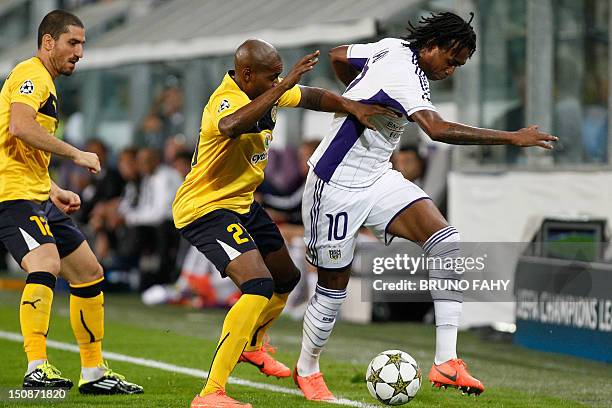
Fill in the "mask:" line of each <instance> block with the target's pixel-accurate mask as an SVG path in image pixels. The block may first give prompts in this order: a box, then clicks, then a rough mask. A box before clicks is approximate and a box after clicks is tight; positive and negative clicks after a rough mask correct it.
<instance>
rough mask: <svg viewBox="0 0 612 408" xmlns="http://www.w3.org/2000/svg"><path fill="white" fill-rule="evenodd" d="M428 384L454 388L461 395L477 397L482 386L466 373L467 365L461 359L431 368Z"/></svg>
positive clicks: (434, 365)
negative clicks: (461, 393)
mask: <svg viewBox="0 0 612 408" xmlns="http://www.w3.org/2000/svg"><path fill="white" fill-rule="evenodd" d="M429 382H431V384H432V385H433V386H434V387H437V388H440V387H444V388H446V387H454V388H458V389H460V390H461V392H463V393H467V394H475V395H479V394H480V393H481V392H483V391H484V385H482V383H481V382H480V380H477V379H476V378H474V377H472V376H471V375H470V373H468V371H467V364H465V363H464V362H463V360H461V359H458V358H457V359H454V360H448V361H447V362H446V363H443V364H440V365H436V364H433V365H432V366H431V370H429Z"/></svg>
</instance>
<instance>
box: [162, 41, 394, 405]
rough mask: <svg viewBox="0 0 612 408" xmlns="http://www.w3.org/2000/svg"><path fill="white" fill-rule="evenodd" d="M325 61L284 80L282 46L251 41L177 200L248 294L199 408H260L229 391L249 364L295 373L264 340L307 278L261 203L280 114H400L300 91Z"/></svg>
mask: <svg viewBox="0 0 612 408" xmlns="http://www.w3.org/2000/svg"><path fill="white" fill-rule="evenodd" d="M318 55H319V52H318V51H317V52H314V53H312V54H309V55H307V56H305V57H304V58H302V59H301V60H300V61H299V62H298V63H297V64H296V65H295V66H294V67H293V69H292V70H291V71H290V72H289V74H288V75H287V76H286V77H285V78H284V79H282V80H281V79H280V78H279V76H280V74H281V72H282V71H283V61H282V60H281V58H280V56H279V54H278V52H277V51H276V49H275V48H274V47H273V46H272V45H270V44H268V43H267V42H265V41H261V40H248V41H246V42H244V43H243V44H242V45H241V46H240V47H238V49H237V50H236V54H235V61H234V65H235V67H234V68H235V69H234V70H232V71H229V72H228V73H227V74H226V75H225V77H224V78H223V81H222V82H221V85H220V86H219V87H218V88H217V90H215V92H213V94H212V95H211V97H210V99H209V101H208V104H207V105H206V107H205V108H204V113H203V115H202V128H201V130H200V138H199V141H198V146H197V148H196V151H195V154H194V156H193V162H192V169H191V172H190V173H189V174H188V175H187V177H186V179H185V181H184V183H183V185H182V186H181V187H180V188H179V190H178V192H177V194H176V199H175V201H174V205H173V215H174V222H175V224H176V227H177V228H179V229H180V231H181V234H182V235H183V236H184V237H185V238H186V239H187V240H188V241H189V242H190V243H191V244H192V245H194V246H196V247H197V248H198V249H199V250H200V251H201V252H202V253H204V254H205V255H206V256H207V257H208V258H209V259H210V260H211V261H212V262H213V263H214V264H215V266H216V267H217V269H218V270H219V271H221V273H222V275H223V276H229V277H230V278H231V279H232V280H233V281H234V282H235V283H236V285H237V286H238V287H239V288H240V289H241V291H242V296H241V297H240V300H239V301H238V302H237V303H236V304H235V305H234V306H233V307H232V308H231V309H230V311H229V312H228V314H227V316H226V318H225V322H224V324H223V329H222V332H221V338H220V340H219V343H218V346H217V349H216V351H215V354H214V357H213V361H212V364H211V368H210V373H209V375H208V379H207V380H206V385H205V386H204V389H203V390H202V392H201V393H200V394H199V395H197V396H196V397H195V398H194V400H193V401H192V402H191V407H192V408H196V407H198V408H201V407H250V406H251V405H250V404H245V403H240V402H238V401H235V400H234V399H232V398H230V397H229V396H227V395H226V393H225V385H226V383H227V379H228V377H229V375H230V373H231V371H232V370H233V368H234V366H235V365H236V363H237V362H238V361H239V360H240V361H244V362H248V363H251V364H253V365H255V366H257V367H259V369H260V370H261V371H262V372H263V373H264V374H267V375H273V376H276V377H279V378H280V377H289V376H290V375H291V371H290V370H289V368H287V367H286V366H285V365H283V364H282V363H280V362H278V361H276V360H274V359H273V358H272V357H271V356H270V355H269V354H268V353H267V352H266V350H265V348H264V347H262V338H263V336H264V334H265V332H266V330H267V329H268V328H269V327H270V326H271V325H272V323H273V322H274V320H275V319H276V318H277V317H278V316H279V315H280V313H281V311H282V310H283V307H284V306H285V302H286V301H287V297H288V295H289V292H291V290H292V289H293V288H294V287H295V286H296V285H297V283H298V281H299V279H300V272H299V270H298V269H297V268H296V266H295V265H294V264H293V262H292V261H291V258H290V257H289V254H288V252H287V248H286V246H285V244H284V242H283V238H282V236H281V234H280V232H279V230H278V228H277V227H276V225H275V224H274V222H273V221H272V220H271V219H270V217H269V216H268V215H267V214H266V212H265V211H264V210H263V209H262V208H261V207H260V206H259V204H257V203H256V202H254V201H253V193H254V191H255V189H256V188H257V186H258V185H259V184H260V183H261V182H262V181H263V178H264V168H265V165H266V163H267V159H268V148H269V146H270V142H271V141H272V131H273V129H274V124H275V122H276V111H277V109H278V108H279V107H301V108H306V109H313V110H320V111H327V112H339V113H344V114H351V115H354V116H355V117H356V118H357V119H358V120H359V121H361V122H362V123H364V125H366V126H368V127H371V124H370V123H369V120H368V118H369V117H370V116H373V115H380V114H386V115H390V116H394V115H395V114H394V113H393V112H392V111H391V110H388V109H386V108H383V107H380V106H377V105H366V104H362V103H359V102H355V101H350V100H348V99H345V98H342V97H340V96H337V95H335V94H333V93H331V92H328V91H326V90H324V89H319V88H310V87H304V86H298V85H297V83H298V82H299V80H300V78H301V77H302V75H303V74H305V73H306V72H308V71H310V70H312V69H313V67H314V65H315V64H316V63H317V61H318Z"/></svg>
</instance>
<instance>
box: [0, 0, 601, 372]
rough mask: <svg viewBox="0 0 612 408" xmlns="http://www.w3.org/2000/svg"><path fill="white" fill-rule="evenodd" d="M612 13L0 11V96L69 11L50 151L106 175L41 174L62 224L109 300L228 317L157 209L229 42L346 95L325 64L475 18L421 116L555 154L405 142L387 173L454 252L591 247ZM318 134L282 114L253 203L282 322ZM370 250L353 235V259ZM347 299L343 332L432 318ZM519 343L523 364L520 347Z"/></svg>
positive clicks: (7, 274) (495, 324) (227, 0)
mask: <svg viewBox="0 0 612 408" xmlns="http://www.w3.org/2000/svg"><path fill="white" fill-rule="evenodd" d="M611 3H612V1H610V0H429V1H427V0H384V1H375V0H309V1H297V0H251V1H240V0H224V1H217V0H134V1H128V0H97V1H96V0H2V1H0V38H2V41H1V42H0V78H2V79H3V78H5V77H6V75H7V74H8V73H9V72H10V70H11V69H12V67H13V66H14V65H15V64H16V63H17V62H19V61H21V60H23V59H25V58H28V57H30V56H32V55H33V54H34V53H35V49H36V38H35V35H34V33H35V32H36V28H37V26H38V24H39V22H40V20H41V18H42V17H43V16H44V15H45V14H46V13H47V12H48V11H50V10H52V9H54V8H65V9H69V10H72V11H74V12H75V14H77V15H78V16H79V17H80V18H81V19H82V20H83V22H84V24H85V26H86V29H87V45H86V49H85V58H84V59H83V60H82V61H81V62H80V63H79V64H78V67H77V70H76V72H75V73H74V74H73V75H72V76H71V77H61V78H59V79H58V80H57V81H56V83H57V89H58V93H59V101H60V103H59V105H60V119H61V125H60V129H59V131H58V133H57V136H58V137H60V138H63V139H64V140H67V141H69V142H70V143H73V144H75V145H78V146H81V147H84V146H85V147H86V148H87V150H91V151H95V152H96V153H98V154H99V155H100V156H101V158H102V159H103V167H104V168H105V171H103V172H102V173H101V174H100V175H99V176H92V175H90V174H87V173H85V172H83V171H81V170H80V169H77V168H76V167H74V166H72V165H71V164H69V163H66V162H62V161H60V160H55V161H54V162H53V164H52V169H51V170H52V174H53V175H54V178H55V180H56V181H57V182H58V184H59V185H60V186H62V187H64V188H69V189H71V190H73V191H76V192H78V193H79V194H80V195H81V198H82V201H83V208H82V210H81V211H80V212H79V213H77V214H76V215H75V218H76V220H77V221H78V222H79V223H80V224H81V225H82V226H83V229H84V231H85V232H86V233H87V235H88V238H89V240H90V242H91V244H92V247H93V248H94V249H95V252H96V254H97V255H98V257H99V258H100V260H101V262H102V264H103V265H104V266H105V270H106V274H107V276H106V277H107V283H108V285H107V292H108V293H111V292H113V291H115V292H129V293H134V294H136V293H138V294H139V296H140V299H141V300H142V301H143V302H144V303H145V304H149V305H152V304H158V303H175V304H182V305H187V306H188V307H193V308H206V307H208V306H223V305H228V304H231V303H232V302H233V301H235V299H236V296H237V294H236V290H235V288H234V287H233V286H232V284H231V282H223V281H220V280H219V278H218V275H217V273H215V271H214V270H213V268H214V267H213V266H212V265H211V264H210V263H208V262H207V261H206V259H205V258H203V257H201V256H199V255H198V254H197V252H195V251H193V249H192V248H189V246H188V245H186V243H185V242H182V241H181V240H180V239H179V237H178V234H177V233H176V231H175V230H174V228H173V226H172V221H171V211H170V204H171V202H172V199H173V197H174V192H175V190H176V188H178V186H179V184H180V182H181V180H182V177H183V176H184V175H185V174H186V172H188V171H189V166H190V160H191V155H192V152H193V149H194V146H195V143H196V142H197V135H198V129H199V126H200V119H201V114H202V108H203V106H204V105H205V104H206V102H207V99H208V96H209V95H210V94H211V92H212V91H213V90H214V89H215V88H216V87H217V86H218V84H219V83H220V81H221V79H222V77H223V75H224V73H225V72H226V71H227V70H228V69H231V68H232V66H233V51H234V50H235V48H236V46H237V45H239V44H240V43H241V42H242V41H244V40H245V39H247V38H251V37H259V38H262V39H265V40H267V41H269V42H270V43H272V44H273V45H275V46H276V47H277V48H278V49H279V51H280V53H281V55H282V57H283V59H284V62H285V72H286V71H287V69H288V68H289V67H290V66H292V65H293V63H294V62H295V61H297V59H298V58H300V57H301V56H303V55H304V54H306V53H307V52H311V51H312V50H313V49H320V50H321V54H322V58H321V62H320V63H319V64H318V65H317V67H316V69H315V70H314V72H312V73H311V74H309V75H307V76H305V77H304V78H303V81H302V83H303V84H305V85H313V86H321V87H325V88H328V89H332V90H334V91H336V92H342V88H341V86H340V85H341V84H340V83H339V82H338V81H336V80H335V79H334V77H333V72H332V70H331V67H330V65H329V61H328V60H327V58H326V55H327V51H328V50H329V49H331V48H332V47H334V46H336V45H339V44H346V43H354V42H371V41H376V40H377V39H380V38H383V37H387V36H394V37H399V36H403V35H404V33H405V27H406V25H407V22H408V21H409V20H411V21H416V20H417V19H418V17H419V16H422V15H426V14H427V13H429V12H432V11H444V10H451V11H454V12H456V13H458V14H459V15H461V16H463V17H464V18H465V17H467V16H468V13H469V12H471V11H474V12H475V19H474V22H473V25H474V27H475V30H476V33H477V36H478V38H477V51H476V53H475V54H474V56H473V57H472V58H471V60H469V62H468V63H467V64H466V65H465V66H464V67H462V68H461V69H459V70H458V71H457V73H456V74H455V75H454V76H452V77H451V78H450V79H447V80H445V81H441V82H432V83H431V88H432V92H431V94H432V102H433V103H434V104H435V105H436V107H437V108H438V110H439V111H440V112H441V113H442V115H443V117H445V119H448V120H455V121H460V122H462V123H467V124H471V125H476V126H483V127H491V128H498V129H505V130H517V129H519V128H521V127H524V126H526V125H528V124H539V125H540V127H541V128H542V129H544V130H545V131H548V132H550V133H552V134H555V135H557V136H559V137H560V139H561V140H560V142H559V144H558V145H557V148H556V149H555V150H554V151H552V152H548V151H543V150H538V149H519V148H514V147H512V146H493V147H491V146H461V147H457V146H449V145H444V144H440V143H435V142H432V141H431V140H429V138H428V137H427V136H426V135H425V134H424V133H423V132H421V131H420V130H418V129H417V127H416V126H415V127H412V128H411V129H409V130H408V132H407V133H406V134H405V135H404V137H403V138H402V146H401V149H400V150H399V151H398V152H397V153H396V154H395V155H394V158H393V163H394V166H395V167H396V168H397V169H399V170H400V171H402V173H403V174H404V176H405V177H407V178H409V179H410V180H413V181H415V182H416V183H418V184H420V185H421V186H422V187H423V188H424V190H425V191H426V192H427V193H428V194H430V196H431V197H432V198H433V200H434V201H435V202H436V204H437V205H438V206H439V207H440V208H441V209H442V211H443V213H444V214H445V215H446V216H447V218H448V219H449V221H450V222H451V223H452V224H453V225H455V226H456V227H457V228H458V229H459V231H461V235H462V239H463V240H464V241H472V242H529V241H531V240H532V239H535V240H538V239H539V240H547V239H551V238H553V235H554V234H553V232H551V235H546V234H545V231H544V230H543V229H542V228H540V227H541V226H542V225H543V220H549V221H548V222H566V223H569V226H568V224H566V225H565V227H567V228H566V229H565V230H564V231H561V232H560V233H559V232H558V230H555V231H557V232H556V234H557V235H556V236H557V237H558V236H559V234H561V235H562V236H564V237H567V236H571V235H572V234H574V235H575V234H576V231H584V228H587V230H588V229H589V227H588V225H590V226H591V227H592V228H595V229H592V231H594V232H592V235H590V236H589V237H587V238H588V239H589V240H591V241H592V242H593V243H594V244H600V243H602V242H604V241H608V239H607V226H606V223H607V221H608V220H610V219H611V218H612V205H611V203H612V167H611V164H610V152H612V144H610V143H609V132H610V126H609V124H610V121H611V117H610V115H609V107H610V105H611V103H612V99H611V98H612V97H611V95H610V93H609V82H610V79H611V78H612V64H610V44H611V42H610V38H611V35H612V32H611V30H610V26H611V24H612V23H611V22H612V13H611ZM330 121H331V116H329V115H327V114H317V113H312V112H305V111H303V110H297V109H296V110H285V111H283V112H282V113H279V122H278V124H277V127H276V129H275V135H274V142H273V144H272V148H271V153H270V159H269V164H268V168H267V171H266V174H267V176H266V177H267V179H266V182H265V184H264V185H262V187H261V188H260V191H259V195H258V199H259V200H261V201H262V202H263V203H264V205H266V206H267V207H268V209H269V210H270V212H271V213H272V214H273V216H274V218H275V220H276V221H277V222H278V223H279V224H281V228H282V232H283V234H284V235H285V238H286V240H287V242H289V243H290V244H291V253H292V256H294V258H295V260H296V263H299V264H300V265H302V269H303V272H304V276H305V279H303V280H302V283H301V286H300V288H299V290H298V291H297V293H296V294H295V295H294V298H293V299H292V301H291V302H290V305H289V308H288V309H289V310H288V314H289V315H290V317H294V318H296V319H299V318H301V314H300V313H302V312H303V309H301V306H302V304H301V303H302V302H303V301H304V300H306V299H307V298H308V296H309V292H310V291H311V290H313V284H314V282H315V281H316V274H313V273H312V272H313V271H312V270H310V269H309V268H308V266H307V265H306V263H305V262H304V257H303V243H302V241H301V239H302V231H303V230H302V229H301V226H300V222H301V219H300V215H299V200H300V199H301V188H302V185H303V182H304V177H305V172H306V167H305V159H306V158H307V157H308V156H309V155H310V154H311V153H312V151H313V149H314V147H315V146H316V142H317V141H318V140H320V139H321V138H322V137H323V136H324V135H325V132H326V131H327V129H328V126H329V123H330ZM152 180H158V181H159V180H162V182H160V183H161V185H164V186H165V187H164V188H163V189H161V190H160V189H159V187H156V186H159V185H160V183H156V182H153V181H152ZM584 225H587V227H584ZM593 225H595V227H593ZM597 225H599V226H600V227H597ZM597 228H599V229H597ZM543 231H544V232H543ZM551 231H552V230H551ZM589 231H591V230H589ZM564 234H565V235H564ZM583 235H584V234H583ZM587 235H588V234H587ZM371 240H372V237H371V236H369V235H368V234H367V233H366V232H364V234H363V237H362V241H363V242H369V241H371ZM0 252H2V253H1V254H0V270H2V271H3V272H0V278H1V280H0V285H2V286H4V287H6V288H10V287H19V285H20V282H21V281H22V280H23V276H22V275H21V272H19V271H18V268H17V266H16V265H14V264H13V262H12V259H10V257H8V256H6V253H5V252H4V250H3V248H2V249H0ZM540 255H541V254H540ZM561 258H562V257H561ZM569 261H572V259H569V260H568V262H569ZM587 261H588V262H587V263H586V264H587V266H586V267H587V268H595V269H597V268H599V269H602V268H603V270H606V271H608V272H607V273H608V275H607V276H608V277H607V278H606V280H605V282H607V285H610V281H612V275H610V263H612V255H610V253H609V251H606V248H604V250H602V251H598V252H597V256H596V257H595V258H591V259H588V260H587ZM517 265H521V263H520V262H519V256H518V254H517V256H516V257H515V259H513V260H512V261H511V262H508V263H507V264H504V265H498V269H499V270H501V272H500V275H503V276H508V274H509V275H513V274H514V271H515V270H517ZM358 283H359V281H358V280H356V283H355V284H357V285H358ZM608 287H610V286H608ZM353 292H355V293H356V294H355V295H354V298H353V299H352V300H351V299H349V301H348V302H347V304H346V305H345V308H344V310H343V316H344V318H345V319H346V320H349V321H353V322H359V323H369V322H370V321H371V320H397V319H401V320H406V319H410V320H417V321H425V322H429V323H431V313H428V305H423V307H419V306H418V305H416V304H411V305H401V304H400V305H397V304H393V305H384V304H383V305H381V304H364V302H361V300H360V298H359V290H353ZM608 293H612V291H611V292H608ZM610 296H612V295H609V296H608V297H610ZM133 297H135V296H133ZM109 303H110V302H109ZM611 310H612V309H611ZM428 319H429V320H428ZM611 321H612V320H611ZM463 324H464V326H465V327H466V328H469V327H472V328H473V327H491V328H494V329H496V330H499V331H501V332H502V333H507V334H510V335H511V334H512V333H514V332H515V331H516V328H517V321H516V318H515V305H514V304H513V303H510V302H506V303H487V305H486V307H483V306H482V305H481V304H478V303H466V307H465V312H464V317H463ZM547 329H548V328H547ZM298 330H299V329H298ZM340 330H341V329H340ZM531 330H536V331H537V328H533V327H531ZM566 335H567V336H570V337H572V336H578V337H580V336H583V338H584V339H585V340H584V341H583V342H581V341H577V343H575V344H577V345H580V346H576V347H583V345H586V346H587V347H588V344H589V341H590V340H589V339H590V337H589V333H586V334H585V333H584V330H583V329H580V330H578V331H577V332H571V333H566ZM584 336H586V337H584ZM602 336H603V337H601V338H598V339H597V340H596V341H598V342H602V343H601V344H603V348H602V349H604V350H605V349H606V348H608V355H607V356H604V357H602V358H597V357H595V358H596V359H600V360H604V361H612V356H611V355H610V354H609V352H610V351H609V350H610V349H612V339H611V337H610V331H609V330H608V332H606V333H603V334H602ZM501 337H502V338H505V335H501ZM535 342H536V343H537V341H535ZM523 343H524V344H525V345H529V346H534V344H533V343H534V341H533V340H529V339H528V340H525V341H524V342H523ZM598 344H599V343H598ZM606 345H608V346H609V347H607V346H606ZM535 347H536V348H544V349H547V348H549V346H548V345H543V346H542V347H537V345H536V346H535ZM559 351H564V352H567V350H559ZM577 354H580V353H577ZM591 357H592V356H591ZM608 367H609V366H608Z"/></svg>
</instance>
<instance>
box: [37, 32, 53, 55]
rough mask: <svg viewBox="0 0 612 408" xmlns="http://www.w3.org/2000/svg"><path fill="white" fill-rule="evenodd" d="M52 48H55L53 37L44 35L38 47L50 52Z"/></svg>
mask: <svg viewBox="0 0 612 408" xmlns="http://www.w3.org/2000/svg"><path fill="white" fill-rule="evenodd" d="M54 46H55V40H54V39H53V36H52V35H51V34H48V33H47V34H44V35H43V37H42V42H41V45H40V47H41V48H42V49H43V50H47V51H51V50H52V49H53V47H54Z"/></svg>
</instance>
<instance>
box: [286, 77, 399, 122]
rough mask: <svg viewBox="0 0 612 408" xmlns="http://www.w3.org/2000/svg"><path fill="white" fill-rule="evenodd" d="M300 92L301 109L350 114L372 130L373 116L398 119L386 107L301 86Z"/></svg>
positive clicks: (320, 89)
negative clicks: (371, 120) (371, 119)
mask: <svg viewBox="0 0 612 408" xmlns="http://www.w3.org/2000/svg"><path fill="white" fill-rule="evenodd" d="M300 90H301V92H302V99H301V100H300V104H299V105H298V106H299V107H301V108H305V109H310V110H315V111H321V112H337V113H348V114H351V115H353V116H355V117H356V118H357V120H359V122H361V123H363V124H364V125H365V126H367V127H368V128H370V129H374V124H373V123H372V122H370V118H371V117H372V116H376V115H384V116H387V117H389V118H395V117H397V115H396V113H395V112H394V111H392V110H391V109H389V108H386V107H384V106H380V105H370V104H365V103H361V102H357V101H353V100H350V99H347V98H344V97H342V96H340V95H336V94H335V93H333V92H330V91H328V90H326V89H322V88H312V87H308V86H300Z"/></svg>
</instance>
